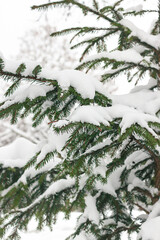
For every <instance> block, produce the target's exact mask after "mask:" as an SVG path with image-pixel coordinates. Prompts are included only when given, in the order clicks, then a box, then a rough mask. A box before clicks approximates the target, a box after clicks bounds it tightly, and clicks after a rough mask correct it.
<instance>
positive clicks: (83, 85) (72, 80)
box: [41, 70, 106, 99]
mask: <svg viewBox="0 0 160 240" xmlns="http://www.w3.org/2000/svg"><path fill="white" fill-rule="evenodd" d="M41 77H46V78H48V77H50V78H51V79H55V80H57V82H58V84H59V86H60V87H61V89H62V90H64V91H65V90H68V88H69V87H70V86H72V87H73V88H74V89H75V90H76V91H77V92H78V93H79V94H80V95H81V96H82V97H83V98H90V99H93V98H94V96H95V92H99V93H102V94H104V95H106V91H104V88H103V85H102V84H101V83H100V82H99V81H98V80H97V79H96V78H95V77H93V76H92V75H91V74H86V73H83V72H80V71H77V70H62V71H57V72H54V71H52V72H51V71H50V73H48V71H47V72H46V73H45V70H44V71H42V73H41Z"/></svg>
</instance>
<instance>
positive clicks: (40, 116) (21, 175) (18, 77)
mask: <svg viewBox="0 0 160 240" xmlns="http://www.w3.org/2000/svg"><path fill="white" fill-rule="evenodd" d="M91 2H92V3H93V4H92V6H91V5H85V3H83V1H76V0H69V1H68V0H64V1H53V2H49V3H46V4H43V5H41V6H33V9H36V8H37V9H48V8H50V7H59V6H62V7H63V6H69V7H72V6H73V7H74V6H75V7H78V8H80V9H81V10H82V12H83V13H84V14H85V15H87V14H90V13H91V14H93V16H95V17H96V18H98V19H100V20H102V21H104V23H105V24H103V27H99V26H98V27H97V26H95V27H88V26H84V27H77V28H72V29H66V30H62V31H59V32H57V33H53V34H52V36H53V35H54V36H55V35H61V34H63V33H69V32H75V35H74V37H73V38H75V37H78V36H82V37H83V38H84V39H83V40H82V41H81V42H79V43H78V44H76V45H74V46H73V48H75V47H78V46H83V45H85V46H86V48H85V50H84V51H83V53H82V57H81V61H83V62H82V63H81V64H80V65H79V67H78V68H77V69H76V70H63V71H52V70H49V69H43V68H42V67H41V66H40V65H36V64H35V65H34V64H29V63H26V62H25V63H18V62H14V63H13V62H9V61H8V60H6V59H5V58H4V57H3V56H1V59H0V75H1V77H3V78H4V80H12V81H13V84H12V85H11V86H10V87H9V88H8V90H7V91H6V94H5V97H4V99H3V101H2V102H1V106H0V118H6V117H8V116H10V117H11V123H12V124H14V123H16V122H17V119H19V118H25V117H26V116H27V115H29V114H33V126H34V127H37V126H39V125H40V124H41V122H42V121H43V120H44V119H45V118H48V124H49V126H50V131H49V132H48V135H47V139H46V140H45V141H42V142H41V143H39V144H38V145H37V147H36V150H35V154H34V155H33V157H32V158H30V159H28V160H26V158H24V163H22V162H19V163H18V161H15V162H14V159H13V160H11V163H9V161H8V162H7V163H6V162H5V161H4V160H3V159H2V160H0V164H1V165H0V172H1V175H0V182H1V184H0V190H1V195H0V206H1V211H2V215H1V220H0V224H1V229H0V234H1V236H5V235H6V236H7V235H9V236H8V239H18V230H24V229H26V228H27V225H28V222H29V221H30V220H31V219H32V218H33V217H36V219H37V222H38V229H42V228H43V226H45V225H47V226H49V227H51V228H52V226H53V223H54V222H55V221H56V216H57V214H58V213H59V212H60V211H63V212H64V213H65V214H66V218H68V217H69V216H70V213H71V212H72V211H73V210H75V209H79V210H80V211H81V215H80V217H79V218H78V220H77V227H76V229H75V233H74V234H73V235H72V236H70V237H69V238H68V239H76V240H80V239H83V240H85V239H86V240H94V239H95V240H106V239H111V240H119V239H122V235H121V234H122V233H123V232H127V233H128V234H132V233H133V232H136V233H138V238H139V239H142V240H149V239H150V240H158V236H159V235H160V230H159V224H160V200H159V197H160V118H159V113H160V67H159V65H160V41H159V38H160V34H159V29H160V21H159V19H160V14H159V15H158V16H157V12H158V11H160V10H159V9H158V10H154V9H153V10H151V9H150V10H146V9H143V5H142V6H134V7H132V8H131V7H129V8H127V6H126V5H125V3H124V2H125V1H123V0H120V1H114V3H113V1H111V2H112V4H110V5H106V6H105V7H103V8H101V5H99V1H96V0H93V1H91ZM150 12H151V13H155V17H157V21H155V22H154V24H152V29H151V31H150V32H145V31H144V30H141V29H140V28H139V27H138V26H136V25H134V23H133V22H131V19H133V17H137V16H139V15H143V14H148V13H150ZM158 13H159V12H158ZM129 16H132V18H131V19H130V18H129ZM104 26H106V27H104ZM87 34H89V35H90V37H88V38H86V37H85V35H87ZM92 34H93V37H92ZM95 34H96V35H95ZM115 34H116V35H117V37H118V41H116V42H115V44H116V46H115V45H114V46H113V49H112V50H111V51H109V52H108V51H107V43H108V42H107V40H108V37H112V35H115ZM73 38H72V39H73ZM94 47H96V49H97V54H96V55H95V54H94V55H93V56H91V55H90V56H89V57H88V58H86V59H84V57H85V55H86V54H87V53H89V52H90V50H92V48H94ZM99 64H102V66H103V67H104V74H103V76H102V78H101V81H99V79H96V78H95V77H93V76H92V75H90V74H89V73H83V72H81V71H79V70H82V69H84V68H86V69H87V70H91V69H92V68H95V67H96V66H98V65H99ZM120 73H126V74H127V77H128V79H129V80H132V79H133V78H135V79H136V82H138V81H140V80H141V78H142V77H144V76H146V78H147V79H148V83H147V84H146V85H144V86H143V85H142V86H136V87H135V88H134V89H133V90H132V91H131V93H129V94H126V95H119V96H118V95H111V94H110V93H108V92H107V89H105V87H104V81H106V80H107V79H111V78H114V77H116V76H119V74H120ZM24 81H25V82H26V83H27V84H25V85H23V84H22V82H24ZM119 81H122V84H123V79H121V76H119ZM24 147H25V146H24ZM4 179H5V181H4ZM135 209H139V210H140V211H142V212H140V215H139V216H138V217H135V216H134V214H133V211H134V210H135ZM9 228H11V231H10V230H9ZM149 229H152V231H149Z"/></svg>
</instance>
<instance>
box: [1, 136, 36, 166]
mask: <svg viewBox="0 0 160 240" xmlns="http://www.w3.org/2000/svg"><path fill="white" fill-rule="evenodd" d="M35 149H36V145H35V144H33V143H32V142H30V141H29V140H27V139H25V138H22V137H20V138H17V139H16V140H15V141H14V142H12V143H10V144H9V145H6V146H4V147H1V148H0V164H3V166H4V167H19V168H21V167H23V166H24V165H25V164H26V163H27V161H28V159H30V158H31V157H32V156H33V155H34V153H35Z"/></svg>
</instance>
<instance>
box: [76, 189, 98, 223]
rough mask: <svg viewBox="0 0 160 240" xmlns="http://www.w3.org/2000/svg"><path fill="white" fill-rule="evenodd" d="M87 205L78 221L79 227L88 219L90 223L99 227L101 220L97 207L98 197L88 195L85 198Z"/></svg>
mask: <svg viewBox="0 0 160 240" xmlns="http://www.w3.org/2000/svg"><path fill="white" fill-rule="evenodd" d="M85 204H86V208H85V210H84V213H83V214H82V215H81V217H80V219H79V221H78V225H80V224H82V223H83V222H85V221H86V220H87V219H89V220H90V221H92V222H93V223H95V224H97V225H98V224H99V220H100V219H99V212H98V210H97V207H96V196H95V197H93V196H91V195H90V194H88V195H87V196H86V197H85Z"/></svg>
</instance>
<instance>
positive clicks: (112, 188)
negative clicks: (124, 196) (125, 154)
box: [96, 166, 124, 197]
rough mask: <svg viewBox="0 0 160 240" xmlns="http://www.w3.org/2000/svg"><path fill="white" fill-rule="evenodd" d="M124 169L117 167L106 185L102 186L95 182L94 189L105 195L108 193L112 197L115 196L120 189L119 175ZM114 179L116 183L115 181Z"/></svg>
mask: <svg viewBox="0 0 160 240" xmlns="http://www.w3.org/2000/svg"><path fill="white" fill-rule="evenodd" d="M123 169H124V166H123V167H119V168H117V169H115V170H114V172H112V173H111V174H110V176H109V178H108V180H107V183H106V184H102V183H101V182H100V181H97V182H96V189H97V190H99V191H103V192H105V193H109V194H111V195H113V196H114V197H116V196H117V194H116V190H117V189H118V188H119V187H120V185H121V182H120V175H121V173H122V171H123ZM115 179H116V181H115Z"/></svg>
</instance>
